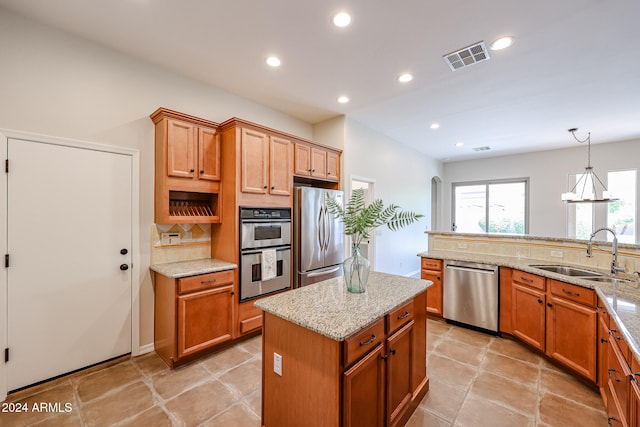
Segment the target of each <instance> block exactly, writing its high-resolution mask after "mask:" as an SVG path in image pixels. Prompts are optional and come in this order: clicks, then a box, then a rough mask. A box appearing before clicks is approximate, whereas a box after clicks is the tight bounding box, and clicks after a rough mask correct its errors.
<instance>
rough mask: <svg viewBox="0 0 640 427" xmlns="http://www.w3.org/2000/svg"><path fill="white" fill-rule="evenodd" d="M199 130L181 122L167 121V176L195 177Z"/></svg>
mask: <svg viewBox="0 0 640 427" xmlns="http://www.w3.org/2000/svg"><path fill="white" fill-rule="evenodd" d="M196 132H197V128H196V127H195V126H194V125H192V124H189V123H184V122H182V121H179V120H171V119H169V120H167V175H168V176H174V177H178V178H193V177H195V159H196V140H197V133H196Z"/></svg>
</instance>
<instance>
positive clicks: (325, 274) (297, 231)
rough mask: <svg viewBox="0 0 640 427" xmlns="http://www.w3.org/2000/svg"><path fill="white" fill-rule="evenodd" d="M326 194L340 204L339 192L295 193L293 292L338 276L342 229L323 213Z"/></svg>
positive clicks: (302, 189) (311, 189)
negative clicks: (294, 273) (295, 289)
mask: <svg viewBox="0 0 640 427" xmlns="http://www.w3.org/2000/svg"><path fill="white" fill-rule="evenodd" d="M327 194H328V195H329V196H330V197H332V198H333V199H335V200H337V201H338V202H339V203H340V204H343V199H344V193H343V192H342V191H338V190H325V189H323V188H315V187H296V189H295V193H294V201H293V208H294V215H293V233H294V246H293V253H294V260H295V271H296V275H295V283H294V286H295V287H296V288H299V287H301V286H306V285H310V284H312V283H316V282H320V281H322V280H326V279H330V278H332V277H337V276H341V275H342V261H344V225H343V224H342V221H340V220H338V219H336V218H334V216H333V215H332V214H330V213H329V212H327V208H326V203H325V200H326V199H325V198H326V195H327Z"/></svg>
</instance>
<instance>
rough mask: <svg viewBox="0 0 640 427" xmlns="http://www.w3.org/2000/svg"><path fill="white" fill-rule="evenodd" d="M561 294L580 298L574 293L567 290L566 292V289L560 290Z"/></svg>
mask: <svg viewBox="0 0 640 427" xmlns="http://www.w3.org/2000/svg"><path fill="white" fill-rule="evenodd" d="M562 292H564V293H565V294H567V295H571V296H574V297H579V296H580V294H578V293H575V292H571V291H568V290H566V289H563V290H562Z"/></svg>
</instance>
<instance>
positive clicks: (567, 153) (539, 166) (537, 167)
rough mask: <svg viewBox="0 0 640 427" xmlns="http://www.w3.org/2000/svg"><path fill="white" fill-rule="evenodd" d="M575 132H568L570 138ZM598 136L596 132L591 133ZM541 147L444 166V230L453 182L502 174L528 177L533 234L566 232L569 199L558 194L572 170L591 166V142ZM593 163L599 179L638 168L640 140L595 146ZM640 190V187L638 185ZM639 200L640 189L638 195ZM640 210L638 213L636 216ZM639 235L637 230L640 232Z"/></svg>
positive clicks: (561, 234) (448, 225) (448, 227)
mask: <svg viewBox="0 0 640 427" xmlns="http://www.w3.org/2000/svg"><path fill="white" fill-rule="evenodd" d="M570 137H571V135H569V134H567V138H568V139H571V138H570ZM593 137H594V138H595V136H593ZM575 144H576V146H575V147H573V148H567V149H562V150H550V151H540V152H536V153H527V154H519V155H513V156H505V157H494V158H489V159H482V160H468V161H462V162H452V163H446V164H445V165H444V180H443V195H444V197H443V199H444V221H443V225H442V230H441V231H451V184H452V183H453V182H465V181H476V180H488V179H501V178H520V177H529V178H530V180H529V192H530V193H529V209H530V210H529V219H530V224H529V234H531V235H533V236H544V237H566V228H567V226H566V216H567V211H566V209H567V208H566V204H565V203H564V202H562V201H561V200H560V194H561V193H563V192H565V191H568V189H567V179H568V175H569V174H575V173H582V172H584V168H585V166H586V165H587V146H586V145H584V144H578V143H577V142H576V143H575ZM591 165H592V166H593V168H594V171H595V172H596V174H597V175H598V176H599V177H600V179H606V175H607V171H610V170H622V169H638V168H639V167H640V141H637V140H636V141H623V142H613V143H607V144H592V145H591ZM638 190H639V191H640V188H638ZM637 200H638V201H640V193H639V194H638V199H637ZM639 214H640V212H639V213H638V214H637V217H640V216H638V215H639ZM636 235H637V233H636Z"/></svg>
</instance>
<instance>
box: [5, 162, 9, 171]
mask: <svg viewBox="0 0 640 427" xmlns="http://www.w3.org/2000/svg"><path fill="white" fill-rule="evenodd" d="M4 173H9V159H5V161H4Z"/></svg>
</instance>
